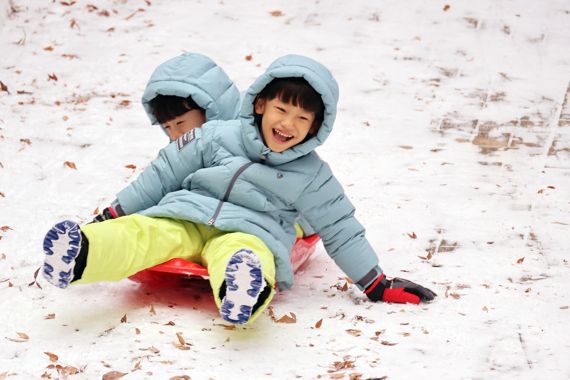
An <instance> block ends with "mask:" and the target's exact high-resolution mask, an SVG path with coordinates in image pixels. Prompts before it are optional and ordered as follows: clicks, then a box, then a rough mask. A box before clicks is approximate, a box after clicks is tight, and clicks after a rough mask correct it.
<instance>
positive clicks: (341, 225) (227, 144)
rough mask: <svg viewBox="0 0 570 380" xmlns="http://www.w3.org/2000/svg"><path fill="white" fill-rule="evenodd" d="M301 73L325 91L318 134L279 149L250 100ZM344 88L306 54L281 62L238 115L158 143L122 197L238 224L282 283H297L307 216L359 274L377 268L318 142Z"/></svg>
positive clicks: (127, 207)
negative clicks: (293, 260) (270, 257)
mask: <svg viewBox="0 0 570 380" xmlns="http://www.w3.org/2000/svg"><path fill="white" fill-rule="evenodd" d="M283 77H303V78H305V80H306V81H307V82H308V83H309V84H310V85H311V86H312V87H313V88H314V89H315V90H316V91H317V92H319V93H320V94H321V96H322V99H323V102H324V104H325V117H324V121H323V124H322V126H321V127H320V129H319V131H318V133H317V135H316V136H314V137H312V138H310V139H308V140H307V141H305V142H303V143H301V144H299V145H297V146H295V147H293V148H291V149H288V150H286V151H285V152H282V153H276V152H272V151H271V150H270V149H269V148H267V146H265V144H264V143H263V139H262V135H261V131H260V129H259V128H258V126H257V125H256V124H255V122H254V114H253V101H254V99H255V97H256V95H257V94H258V93H259V92H260V91H261V90H262V89H263V88H264V87H265V86H266V85H267V84H268V83H269V82H270V81H271V80H273V79H274V78H283ZM337 101H338V86H337V84H336V81H335V80H334V78H333V77H332V75H331V74H330V72H329V71H328V70H327V69H326V68H325V67H324V66H322V65H321V64H319V63H318V62H316V61H313V60H312V59H309V58H307V57H302V56H297V55H288V56H284V57H282V58H280V59H278V60H276V61H275V62H274V63H273V64H271V66H270V67H269V68H268V69H267V71H266V72H265V73H264V74H263V75H262V76H261V77H259V78H258V79H257V80H256V81H255V82H254V83H253V85H252V86H251V87H250V88H249V89H248V91H247V92H246V94H245V96H244V101H243V104H242V109H241V113H240V120H232V121H212V122H208V123H206V124H204V126H202V128H200V129H195V130H193V131H190V132H188V133H187V134H186V135H184V136H181V137H180V138H179V139H178V140H177V141H175V142H173V143H171V144H169V145H168V146H167V147H166V148H164V149H162V150H161V151H160V153H159V156H158V157H157V158H156V159H155V160H154V161H153V162H152V163H151V165H150V166H149V167H148V168H147V169H146V170H145V171H144V172H142V173H141V174H140V176H139V177H138V178H137V179H136V180H135V181H134V182H133V183H131V184H130V185H129V186H128V187H127V188H125V189H124V190H123V191H121V192H120V193H119V194H118V195H117V200H118V202H119V203H120V204H121V206H122V208H123V210H124V211H125V212H126V213H127V214H131V213H135V212H140V213H141V214H143V215H146V216H151V217H168V218H173V219H181V220H187V221H192V222H197V223H202V224H209V225H213V226H215V227H216V228H219V229H220V230H224V231H242V232H245V233H250V234H253V235H256V236H258V237H260V238H261V239H262V240H263V241H264V242H265V243H266V244H267V246H268V247H269V248H270V249H271V251H272V252H273V254H274V256H275V264H276V276H277V284H278V286H279V289H281V290H285V289H288V288H290V287H291V286H292V284H293V272H292V269H291V265H290V260H289V252H290V251H291V248H292V247H293V244H294V242H295V231H294V227H293V226H294V223H295V221H296V218H297V217H298V215H299V213H301V214H302V215H303V216H304V217H305V218H306V219H307V221H308V222H309V223H310V225H311V226H312V227H313V228H314V229H315V231H316V232H317V233H318V234H319V235H320V237H321V239H322V241H323V244H324V246H325V249H326V251H327V253H328V254H329V255H330V256H331V258H333V259H334V261H335V262H336V264H337V265H338V266H339V267H340V268H341V269H342V270H343V271H344V272H345V273H346V275H347V276H348V277H349V278H351V279H352V280H353V281H355V282H356V281H358V280H360V279H362V278H363V277H364V276H365V275H366V274H367V273H369V272H370V271H371V270H373V268H375V267H377V265H378V258H377V256H376V254H375V252H374V250H373V249H372V247H371V246H370V244H369V243H368V241H367V240H366V238H365V232H364V228H363V227H362V225H361V224H360V223H359V222H358V221H357V220H356V219H355V218H354V207H353V206H352V204H351V203H350V201H349V200H348V199H347V198H346V196H345V194H344V191H343V189H342V187H341V185H340V183H339V182H338V181H337V180H336V178H335V177H334V175H333V174H332V172H331V170H330V168H329V166H328V165H327V164H326V163H325V162H324V161H323V160H321V159H320V158H319V156H318V155H317V154H316V153H315V152H314V149H315V148H316V147H318V146H319V145H321V144H322V143H323V142H324V141H325V140H326V138H327V137H328V135H329V134H330V133H331V130H332V126H333V122H334V119H335V115H336V104H337Z"/></svg>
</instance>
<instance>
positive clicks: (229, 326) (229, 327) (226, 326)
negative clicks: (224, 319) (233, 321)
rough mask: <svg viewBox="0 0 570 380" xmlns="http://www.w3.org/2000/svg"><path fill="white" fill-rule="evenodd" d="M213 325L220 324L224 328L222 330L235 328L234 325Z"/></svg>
mask: <svg viewBox="0 0 570 380" xmlns="http://www.w3.org/2000/svg"><path fill="white" fill-rule="evenodd" d="M214 326H221V327H223V328H224V330H235V329H236V325H225V324H222V323H220V324H214Z"/></svg>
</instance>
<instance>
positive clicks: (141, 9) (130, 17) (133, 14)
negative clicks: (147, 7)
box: [125, 8, 144, 20]
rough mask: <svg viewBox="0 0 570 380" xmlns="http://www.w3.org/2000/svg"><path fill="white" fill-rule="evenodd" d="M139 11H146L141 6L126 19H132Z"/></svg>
mask: <svg viewBox="0 0 570 380" xmlns="http://www.w3.org/2000/svg"><path fill="white" fill-rule="evenodd" d="M139 12H144V9H143V8H139V9H137V10H136V11H134V12H133V13H131V14H130V15H128V16H127V17H125V20H130V19H132V18H133V17H134V16H135V15H136V14H137V13H139Z"/></svg>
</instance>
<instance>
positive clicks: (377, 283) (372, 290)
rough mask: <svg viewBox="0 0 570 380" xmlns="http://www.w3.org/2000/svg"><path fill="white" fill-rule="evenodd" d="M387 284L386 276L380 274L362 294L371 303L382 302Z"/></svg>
mask: <svg viewBox="0 0 570 380" xmlns="http://www.w3.org/2000/svg"><path fill="white" fill-rule="evenodd" d="M387 284H388V280H386V276H384V273H382V274H381V275H380V276H378V278H377V279H376V280H374V282H373V283H372V284H371V285H370V286H369V287H367V288H366V290H365V291H364V294H366V296H367V297H368V298H369V299H370V300H371V301H374V302H376V301H382V298H383V296H384V290H386V286H387Z"/></svg>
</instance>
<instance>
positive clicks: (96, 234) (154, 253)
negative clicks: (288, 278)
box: [73, 214, 275, 323]
mask: <svg viewBox="0 0 570 380" xmlns="http://www.w3.org/2000/svg"><path fill="white" fill-rule="evenodd" d="M81 231H82V232H83V234H84V235H85V236H86V237H87V240H88V241H89V252H88V254H87V265H86V266H85V270H84V271H83V275H82V276H81V278H80V279H79V280H77V281H74V282H73V284H87V283H93V282H99V281H118V280H121V279H124V278H127V277H129V276H131V275H133V274H135V273H137V272H139V271H141V270H143V269H146V268H150V267H153V266H155V265H158V264H161V263H164V262H166V261H168V260H170V259H173V258H182V259H186V260H189V261H192V262H195V263H198V264H200V265H203V266H204V267H206V268H207V269H208V274H209V277H210V285H211V287H212V290H213V292H214V299H215V302H216V305H217V306H218V308H219V307H220V306H221V302H222V300H221V299H220V296H219V294H220V289H221V288H222V286H223V285H224V281H225V279H224V277H225V271H226V267H227V263H228V261H229V259H230V257H231V256H232V255H233V254H234V253H235V252H237V251H239V250H240V249H249V250H251V251H253V252H254V253H255V254H256V255H257V256H258V257H259V260H260V262H261V268H262V272H263V277H264V279H265V281H266V282H267V284H268V285H269V286H270V287H271V293H270V295H269V296H268V297H267V299H266V300H265V302H264V303H263V305H262V306H261V307H259V308H258V309H257V310H256V311H255V312H254V314H253V315H252V316H251V318H250V320H249V322H248V323H250V322H253V321H254V320H255V319H256V318H257V317H258V316H259V315H260V314H261V312H262V311H263V310H264V309H265V308H266V307H267V305H268V304H269V302H270V301H271V299H272V298H273V296H274V294H275V290H274V289H275V262H274V258H273V254H272V253H271V251H270V250H269V248H268V247H267V246H266V245H265V243H263V241H262V240H261V239H259V238H258V237H257V236H254V235H250V234H245V233H242V232H226V231H220V230H218V229H216V228H214V227H211V226H206V225H202V224H196V223H192V222H186V221H181V220H174V219H166V218H149V217H146V216H142V215H138V214H133V215H128V216H125V217H121V218H118V219H113V220H108V221H105V222H100V223H92V224H88V225H85V226H83V227H81Z"/></svg>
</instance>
